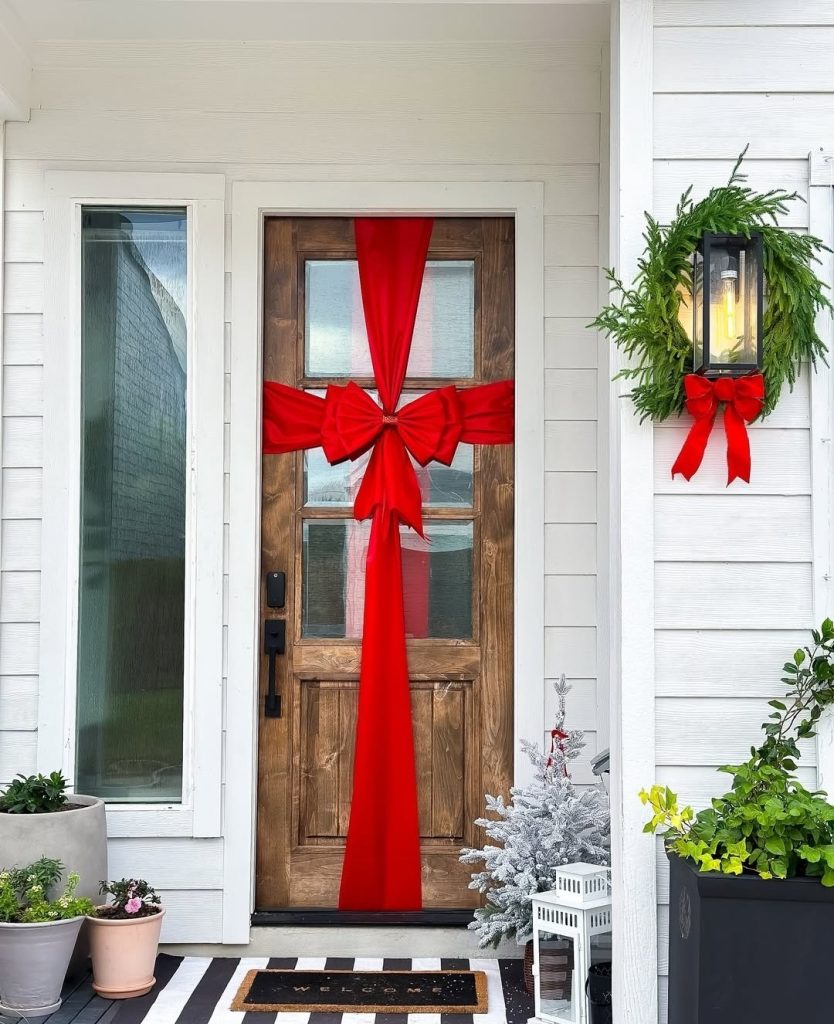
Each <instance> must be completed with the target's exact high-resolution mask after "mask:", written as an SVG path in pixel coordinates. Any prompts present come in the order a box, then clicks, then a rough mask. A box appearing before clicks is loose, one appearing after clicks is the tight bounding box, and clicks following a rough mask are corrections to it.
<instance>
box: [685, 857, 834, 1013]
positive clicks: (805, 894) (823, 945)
mask: <svg viewBox="0 0 834 1024" xmlns="http://www.w3.org/2000/svg"><path fill="white" fill-rule="evenodd" d="M669 868H670V891H669V1024H832V1022H834V889H826V888H823V886H822V885H821V884H820V882H819V880H817V879H813V878H789V879H783V880H779V879H769V880H767V881H764V880H762V879H761V878H757V877H756V876H754V875H740V876H733V875H721V874H715V873H713V872H709V873H706V874H701V873H700V872H699V871H698V870H697V868H696V867H695V865H694V864H692V863H690V862H689V861H685V860H681V859H680V857H675V856H670V857H669Z"/></svg>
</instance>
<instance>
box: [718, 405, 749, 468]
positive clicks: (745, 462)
mask: <svg viewBox="0 0 834 1024" xmlns="http://www.w3.org/2000/svg"><path fill="white" fill-rule="evenodd" d="M724 432H725V434H726V435H727V486H728V487H729V486H730V484H731V483H732V482H733V480H737V479H738V480H744V481H745V482H746V483H748V484H749V483H750V438H749V436H748V434H747V427H746V425H745V423H744V420H743V419H742V417H741V416H740V415H739V413H738V411H737V409H736V408H735V406H734V405H733V404H732V402H728V403H727V404H726V405H725V406H724Z"/></svg>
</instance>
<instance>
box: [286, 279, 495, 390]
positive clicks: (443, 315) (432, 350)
mask: <svg viewBox="0 0 834 1024" xmlns="http://www.w3.org/2000/svg"><path fill="white" fill-rule="evenodd" d="M304 296H305V306H306V310H305V317H304V372H305V375H306V376H307V377H372V376H373V368H372V366H371V356H370V352H369V350H368V337H367V334H366V332H365V318H364V314H363V312H362V295H361V292H360V288H359V268H358V264H357V262H356V260H307V261H306V263H305V287H304ZM406 373H407V376H409V377H452V378H467V377H472V376H473V375H474V373H475V262H474V260H429V261H428V263H427V264H426V270H425V273H424V275H423V288H422V291H421V292H420V304H419V306H418V308H417V320H416V323H415V326H414V340H413V342H412V345H411V354H410V357H409V360H408V369H407V371H406Z"/></svg>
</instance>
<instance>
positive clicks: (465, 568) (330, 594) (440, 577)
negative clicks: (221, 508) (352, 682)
mask: <svg viewBox="0 0 834 1024" xmlns="http://www.w3.org/2000/svg"><path fill="white" fill-rule="evenodd" d="M425 526H426V535H427V539H426V540H423V539H422V538H421V537H418V536H417V534H416V533H414V532H413V531H412V530H409V529H407V528H406V527H402V528H401V531H400V534H401V542H402V554H403V595H404V597H405V627H406V635H407V636H409V637H414V638H418V637H436V638H456V639H469V638H470V637H471V636H472V572H473V557H472V548H473V537H474V527H473V524H472V523H471V522H457V521H449V522H446V521H444V522H439V521H434V522H427V523H426V524H425ZM369 535H370V524H369V523H367V522H365V523H359V522H356V521H355V520H353V519H313V520H311V519H308V520H305V522H304V525H303V537H302V553H301V562H302V584H301V585H302V635H303V636H304V637H308V638H309V637H320V638H325V637H327V638H342V637H347V638H351V639H358V638H359V637H361V636H362V618H363V614H364V600H365V556H366V553H367V549H368V537H369Z"/></svg>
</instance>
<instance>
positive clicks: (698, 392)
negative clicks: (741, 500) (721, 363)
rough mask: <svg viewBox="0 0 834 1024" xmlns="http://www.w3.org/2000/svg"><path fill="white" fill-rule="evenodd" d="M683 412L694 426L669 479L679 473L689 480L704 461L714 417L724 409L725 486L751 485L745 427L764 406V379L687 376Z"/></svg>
mask: <svg viewBox="0 0 834 1024" xmlns="http://www.w3.org/2000/svg"><path fill="white" fill-rule="evenodd" d="M683 386H684V392H685V393H686V409H687V411H688V412H689V413H690V415H691V416H692V417H693V419H694V420H695V422H694V423H693V424H692V426H691V428H690V430H689V433H688V434H687V436H686V440H685V441H684V443H683V447H682V448H681V450H680V452H679V454H678V457H677V459H675V464H674V465H673V466H672V476H675V474H676V473H681V474H682V475H683V476H684V477H686V479H687V480H691V479H692V477H693V476H694V475H695V473H696V472H697V471H698V468H699V466H700V465H701V462H702V461H703V458H704V452H705V451H706V447H707V441H708V440H709V436H710V434H711V433H712V428H713V426H714V425H715V417H716V414H717V412H718V408H719V406H720V405H721V404H723V405H724V431H725V433H726V435H727V486H728V487H729V485H730V484H731V483H732V482H733V480H736V479H741V480H745V481H746V482H747V483H749V482H750V439H749V437H748V436H747V427H746V425H745V424H747V423H750V422H751V421H752V420H754V419H755V418H756V417H757V416H758V415H759V414H760V413H761V411H762V407H763V406H764V394H765V390H764V377H763V376H762V375H761V374H760V373H756V374H753V375H751V376H749V377H719V378H718V379H717V380H710V379H709V378H707V377H702V376H700V375H699V374H695V373H690V374H688V375H687V376H686V377H685V378H684V381H683Z"/></svg>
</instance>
